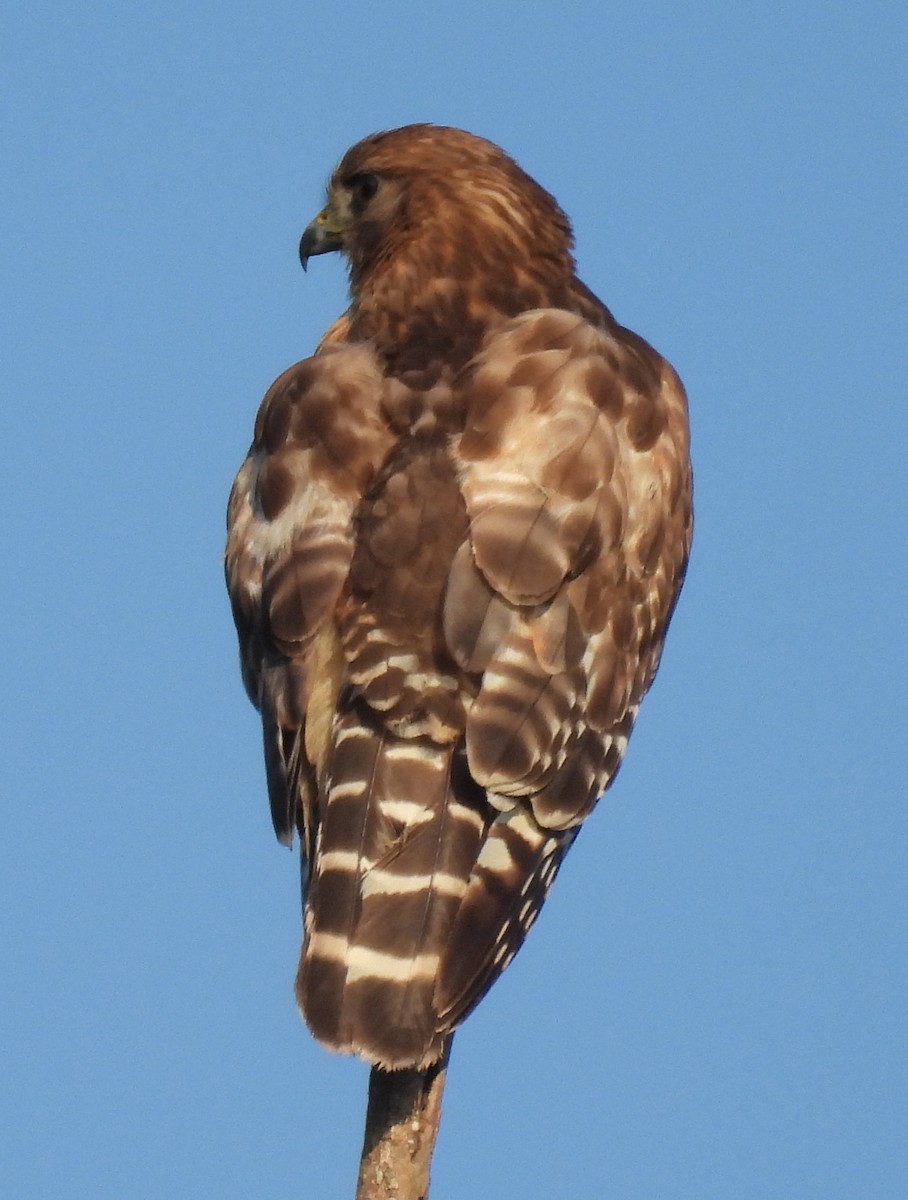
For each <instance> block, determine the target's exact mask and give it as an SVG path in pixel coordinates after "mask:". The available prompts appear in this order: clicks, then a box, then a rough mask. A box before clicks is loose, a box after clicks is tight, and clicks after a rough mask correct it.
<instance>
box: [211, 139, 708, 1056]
mask: <svg viewBox="0 0 908 1200" xmlns="http://www.w3.org/2000/svg"><path fill="white" fill-rule="evenodd" d="M572 245H573V236H572V232H571V227H570V223H569V221H568V219H567V217H566V216H565V214H564V213H563V212H562V210H561V209H560V208H559V206H558V204H557V203H556V201H555V200H554V198H553V197H552V196H551V195H549V194H548V192H546V191H545V190H544V189H543V188H542V187H541V186H540V185H539V184H538V183H536V182H535V181H534V180H533V179H531V178H530V177H529V176H528V175H527V174H526V173H525V172H524V171H523V170H522V169H521V168H520V167H519V166H518V165H517V163H516V162H514V160H513V159H511V158H510V157H508V155H506V154H505V153H504V152H503V151H502V150H500V149H499V148H498V147H497V146H494V145H493V144H491V143H490V142H488V141H485V140H484V139H482V138H479V137H475V136H473V135H471V134H469V133H465V132H463V131H461V130H458V129H450V128H443V127H437V126H432V125H410V126H407V127H405V128H402V129H395V130H391V131H388V132H383V133H378V134H375V135H373V136H371V137H368V138H366V139H365V140H364V141H361V142H359V143H358V144H357V145H355V146H354V147H353V148H352V149H351V150H349V151H348V152H347V153H346V154H345V155H344V157H343V158H342V159H341V161H340V164H339V165H338V166H337V168H336V169H335V171H334V173H333V175H332V177H331V180H330V183H329V186H328V192H327V202H326V204H325V207H324V208H323V209H322V211H321V212H320V213H319V214H318V216H317V217H316V218H315V220H314V221H313V222H312V223H311V224H310V225H309V226H308V228H307V229H306V231H305V233H304V234H303V237H302V241H301V243H300V255H301V258H302V261H303V266H304V267H305V265H306V262H307V260H308V259H309V258H310V257H311V256H313V255H316V254H324V253H327V252H329V251H334V250H339V251H341V252H342V253H343V255H344V257H345V258H346V261H347V265H348V269H349V277H350V296H351V300H350V306H349V308H348V309H347V311H346V312H345V313H344V314H343V315H342V316H340V317H339V318H338V319H337V320H336V321H335V322H334V324H333V325H332V326H331V327H330V328H329V329H328V331H327V333H326V334H325V335H324V337H323V339H322V341H321V343H320V345H319V346H318V348H317V349H316V351H315V353H314V355H313V356H312V357H310V358H306V359H304V360H303V361H302V362H300V363H297V364H296V365H295V366H293V367H290V368H289V370H287V371H285V372H284V374H283V375H281V376H280V377H279V378H278V379H277V380H276V382H275V383H274V384H273V385H272V386H271V388H270V389H269V390H268V392H267V394H266V396H265V398H264V400H263V402H262V405H261V408H260V409H259V412H258V416H257V418H256V422H255V432H254V437H253V441H252V446H251V449H250V451H249V454H248V457H247V458H246V460H245V462H244V463H243V465H242V466H241V468H240V471H239V474H238V475H237V477H236V481H235V483H234V485H233V490H232V493H231V496H230V503H229V512H228V540H227V551H226V575H227V586H228V590H229V594H230V600H231V604H232V609H233V616H234V620H235V623H236V628H237V632H238V635H239V644H240V659H241V667H242V675H243V680H244V683H245V686H246V690H247V692H248V694H249V696H250V698H251V700H252V702H253V704H254V705H255V706H256V708H257V709H258V710H259V712H260V714H261V718H262V727H263V732H264V751H265V765H266V774H267V784H268V794H269V798H270V803H271V814H272V818H273V822H274V828H275V832H276V834H277V837H278V839H279V840H280V841H281V842H283V843H285V844H288V845H289V844H290V843H291V842H292V840H293V838H294V836H295V835H298V836H299V838H300V841H301V848H302V856H303V864H304V871H303V877H304V897H305V898H304V908H305V920H304V926H305V930H304V940H303V947H302V953H301V960H300V966H299V971H298V974H297V979H296V994H297V998H298V1002H299V1006H300V1009H301V1011H302V1013H303V1015H304V1017H305V1019H306V1021H307V1022H308V1024H309V1026H310V1028H311V1030H312V1032H313V1034H314V1035H315V1037H316V1038H317V1039H318V1040H319V1041H320V1042H322V1043H324V1044H325V1045H327V1046H328V1047H330V1048H332V1049H334V1050H337V1051H341V1052H352V1053H356V1054H359V1055H361V1056H362V1057H363V1058H365V1059H366V1060H368V1061H369V1062H371V1063H373V1064H376V1065H379V1066H382V1067H385V1068H398V1067H425V1066H426V1065H428V1064H430V1063H432V1062H433V1061H435V1060H436V1059H438V1058H439V1056H440V1055H441V1053H442V1049H443V1046H444V1043H445V1039H446V1037H447V1035H448V1034H449V1033H450V1031H451V1030H453V1028H454V1027H455V1026H456V1025H457V1024H458V1023H459V1022H460V1021H462V1020H463V1018H464V1017H465V1016H466V1015H467V1013H469V1012H470V1010H471V1009H472V1008H473V1007H474V1006H475V1005H476V1004H477V1003H478V1001H479V1000H480V999H481V998H482V996H483V995H484V994H485V992H486V991H487V990H488V988H489V987H490V986H491V985H492V983H493V982H494V981H495V980H496V979H497V978H498V976H499V975H500V974H501V972H502V971H503V970H504V968H505V967H506V966H507V964H508V963H509V962H510V960H511V959H512V958H513V956H514V954H515V953H516V951H517V950H518V948H519V947H520V945H521V943H522V942H523V940H524V937H525V935H526V933H527V930H528V929H529V927H530V926H531V925H532V923H533V921H534V920H535V918H536V916H537V915H538V913H539V910H540V908H541V906H542V904H543V901H544V900H545V897H546V895H547V893H548V890H549V888H550V887H551V885H552V881H553V880H554V878H555V876H556V874H557V872H558V869H559V867H560V865H561V862H562V860H563V858H564V855H565V853H566V852H567V850H568V848H569V847H570V845H571V843H572V841H573V840H574V838H575V837H576V835H577V831H578V830H579V828H580V826H581V824H582V823H583V821H584V820H585V819H586V817H587V816H588V815H589V813H590V812H591V810H592V809H593V807H594V806H595V804H596V802H597V800H598V798H599V797H600V795H601V794H602V793H603V791H604V790H605V789H606V788H607V787H608V786H609V784H610V783H611V782H612V780H613V779H614V777H615V773H616V771H617V770H618V767H619V765H620V763H621V759H622V756H623V754H624V750H625V747H626V745H627V740H628V737H629V736H630V732H631V728H632V726H633V724H634V719H635V717H636V715H637V710H638V707H639V705H640V701H641V700H642V698H643V696H644V694H645V693H646V691H647V689H648V688H649V686H650V684H651V682H652V680H653V676H654V674H655V672H656V669H657V666H658V663H659V658H660V654H661V651H662V645H663V640H664V638H665V634H666V629H667V627H668V623H669V619H670V617H671V614H672V610H673V608H674V605H675V602H676V600H677V597H678V592H679V590H680V588H681V584H682V581H683V578H684V572H685V567H686V564H687V558H688V552H689V548H690V539H691V529H692V517H691V470H690V462H689V454H688V425H687V406H686V399H685V395H684V390H683V388H682V385H681V383H680V380H679V379H678V376H677V375H676V374H675V372H674V370H673V369H672V367H671V366H670V365H669V364H668V363H667V362H666V361H665V360H664V359H663V358H661V357H660V356H659V354H657V353H656V351H655V350H653V349H652V347H650V346H649V345H648V344H647V343H646V342H645V341H644V340H643V339H642V338H640V337H638V336H637V335H636V334H634V333H632V332H630V331H629V330H628V329H625V328H622V326H620V325H619V324H618V323H617V322H616V321H615V320H614V318H613V317H612V315H611V313H610V312H609V310H608V309H607V308H606V307H605V306H604V305H603V304H602V303H601V302H600V301H599V300H598V299H597V298H596V297H595V296H594V295H593V293H592V292H591V291H590V290H589V289H588V288H587V287H586V286H585V285H584V284H583V283H581V281H580V280H579V279H578V278H577V275H576V273H575V263H574V259H573V256H572Z"/></svg>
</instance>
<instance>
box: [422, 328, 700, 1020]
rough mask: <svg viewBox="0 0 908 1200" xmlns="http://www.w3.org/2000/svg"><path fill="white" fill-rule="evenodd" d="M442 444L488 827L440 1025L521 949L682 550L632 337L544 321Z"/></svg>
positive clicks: (444, 970) (633, 688)
mask: <svg viewBox="0 0 908 1200" xmlns="http://www.w3.org/2000/svg"><path fill="white" fill-rule="evenodd" d="M467 405H468V407H467V416H466V428H465V432H464V434H463V436H462V437H461V438H460V439H459V443H458V444H457V447H456V458H457V461H458V465H459V471H460V475H461V480H462V491H463V496H464V499H465V502H466V507H467V512H468V514H469V518H470V531H469V537H468V539H467V540H466V541H465V542H464V543H463V545H462V546H461V548H460V550H459V551H458V553H457V556H456V558H455V560H454V564H453V567H452V571H451V578H450V583H449V588H448V596H447V606H446V612H445V629H446V633H447V638H448V642H449V645H450V648H451V652H452V653H453V655H454V657H455V659H456V660H457V661H458V663H459V664H460V665H461V667H462V668H463V669H464V670H465V671H468V672H473V673H477V674H480V680H479V690H478V694H477V695H476V698H475V700H474V701H473V704H472V706H471V708H470V712H469V716H468V719H467V724H466V752H467V760H468V763H469V767H470V771H471V774H472V776H473V779H474V780H475V781H476V782H477V783H478V784H479V785H481V786H482V787H483V788H485V789H486V791H487V796H488V799H489V801H490V803H491V804H492V805H494V806H495V807H496V808H498V809H500V816H499V817H498V818H497V820H496V821H495V823H494V824H493V825H492V827H491V830H490V833H489V836H488V838H487V840H486V842H485V844H484V846H483V849H482V851H481V853H480V856H479V860H478V863H477V868H476V869H475V870H474V872H473V875H472V877H471V880H470V883H469V886H468V889H467V891H466V894H465V896H464V900H463V902H462V904H461V907H460V909H459V912H458V915H457V918H456V920H455V923H454V927H453V931H452V935H451V937H450V940H449V942H448V946H447V949H446V952H445V955H444V957H443V959H442V963H441V968H440V973H439V981H438V988H437V1003H438V1006H439V1011H440V1013H441V1014H442V1016H443V1018H444V1019H446V1020H449V1021H452V1022H453V1021H456V1020H458V1019H460V1017H461V1016H462V1015H463V1014H464V1013H465V1012H466V1011H468V1010H469V1009H470V1008H471V1007H473V1005H474V1004H475V1003H476V1002H477V1001H478V999H479V998H480V997H481V995H482V994H483V992H484V991H485V990H486V989H487V988H488V986H489V985H490V984H491V982H492V981H493V980H494V979H495V978H496V977H497V975H498V974H499V973H500V971H501V970H502V969H503V966H504V965H506V963H507V962H508V961H509V959H510V958H511V957H512V955H513V953H514V952H515V950H516V949H517V947H518V946H519V944H520V942H521V941H522V938H523V936H524V935H525V932H526V929H527V928H528V927H529V925H530V924H531V923H532V921H533V919H534V918H535V916H536V913H537V912H538V910H539V907H540V905H541V904H542V901H543V900H544V898H545V895H546V893H547V891H548V888H549V886H550V885H551V882H552V879H553V878H554V875H555V872H556V871H557V868H558V865H559V863H560V861H561V858H562V857H563V854H564V852H565V851H566V849H567V847H568V845H569V844H570V841H571V840H572V838H573V836H574V833H575V832H576V827H577V825H578V824H579V823H580V822H581V821H582V820H583V818H584V817H585V816H586V815H587V814H588V813H589V811H590V809H591V808H592V807H593V805H594V804H595V803H596V800H597V799H598V797H599V796H600V794H601V793H602V791H603V790H604V789H605V788H606V787H607V786H608V785H609V783H610V782H611V780H612V779H613V778H614V775H615V772H616V771H617V769H618V767H619V765H620V762H621V759H622V756H623V753H624V749H625V747H626V745H627V740H628V737H629V735H630V731H631V727H632V725H633V722H634V718H635V716H636V713H637V709H638V706H639V704H640V701H641V699H642V698H643V695H644V694H645V692H646V690H647V688H648V687H649V685H650V682H651V681H652V678H653V675H654V673H655V671H656V668H657V666H658V661H659V655H660V652H661V648H662V643H663V639H664V636H665V631H666V628H667V625H668V621H669V618H670V616H671V611H672V607H673V605H674V601H675V599H676V597H677V594H678V591H679V589H680V586H681V582H682V579H683V575H684V570H685V566H686V562H687V555H688V550H689V546H690V534H691V509H690V491H691V481H690V469H689V461H688V445H687V418H686V401H685V398H684V393H683V389H682V388H681V385H680V383H679V381H678V379H677V377H676V376H675V374H674V372H673V371H672V370H671V368H670V367H669V366H668V365H667V364H666V363H664V362H663V360H662V359H661V358H659V356H658V355H657V354H655V352H654V351H652V350H651V349H650V348H649V347H648V346H646V344H645V343H643V342H642V341H641V340H640V339H637V338H636V337H634V335H631V334H625V332H624V331H621V330H616V332H615V334H610V333H607V332H603V331H601V330H598V329H595V328H593V327H592V326H590V325H589V324H587V323H586V322H585V321H584V320H583V319H581V318H579V317H577V316H574V315H572V314H570V313H566V312H560V311H555V310H543V311H538V312H534V313H528V314H525V315H524V316H521V317H519V318H517V319H515V320H514V321H512V322H510V323H509V324H508V325H507V326H506V327H505V328H504V329H503V330H502V331H501V332H499V333H498V334H497V335H495V336H494V337H493V338H492V339H491V340H490V341H489V342H488V344H487V346H486V348H485V350H484V351H483V353H482V354H481V355H480V356H479V358H478V360H477V362H476V364H475V368H474V369H473V371H472V372H471V375H470V378H469V384H468V389H467Z"/></svg>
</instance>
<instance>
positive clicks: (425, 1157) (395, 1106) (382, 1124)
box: [356, 1034, 453, 1200]
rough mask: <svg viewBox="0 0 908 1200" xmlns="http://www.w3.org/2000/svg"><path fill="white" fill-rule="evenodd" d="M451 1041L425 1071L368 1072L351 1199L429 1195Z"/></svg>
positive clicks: (413, 1199) (411, 1199)
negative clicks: (363, 1126)
mask: <svg viewBox="0 0 908 1200" xmlns="http://www.w3.org/2000/svg"><path fill="white" fill-rule="evenodd" d="M452 1039H453V1034H452V1035H451V1037H449V1038H448V1039H447V1041H446V1042H445V1048H444V1053H443V1054H442V1056H441V1058H440V1059H439V1060H438V1062H437V1063H433V1064H432V1066H431V1067H427V1068H426V1070H424V1071H415V1070H406V1071H384V1070H382V1068H381V1067H373V1068H372V1073H371V1075H370V1076H369V1106H368V1109H367V1111H366V1134H365V1138H364V1141H363V1153H362V1158H361V1159H360V1164H359V1181H358V1182H357V1185H356V1200H425V1198H426V1196H428V1194H429V1163H430V1161H431V1159H432V1151H433V1149H434V1148H435V1138H436V1135H437V1134H438V1123H439V1121H440V1120H441V1096H442V1092H443V1091H444V1086H445V1078H446V1076H447V1072H448V1058H449V1056H450V1053H451V1041H452Z"/></svg>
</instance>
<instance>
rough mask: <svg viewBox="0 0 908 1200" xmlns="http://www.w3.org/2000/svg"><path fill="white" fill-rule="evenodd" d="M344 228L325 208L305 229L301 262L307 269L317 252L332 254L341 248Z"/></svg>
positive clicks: (302, 238) (301, 241)
mask: <svg viewBox="0 0 908 1200" xmlns="http://www.w3.org/2000/svg"><path fill="white" fill-rule="evenodd" d="M343 239H344V231H343V229H342V228H341V227H340V226H339V225H338V224H337V223H336V222H335V221H333V220H332V218H331V212H330V209H328V208H323V209H322V211H321V212H320V213H319V214H318V216H317V217H316V218H315V220H314V221H310V223H309V224H308V225H307V226H306V228H305V229H304V230H303V236H302V237H301V238H300V262H301V263H302V264H303V270H304V271H305V269H306V265H307V263H308V262H309V259H310V258H312V257H313V256H314V255H316V254H330V253H331V251H332V250H340V249H341V247H342V246H343V244H344V242H343Z"/></svg>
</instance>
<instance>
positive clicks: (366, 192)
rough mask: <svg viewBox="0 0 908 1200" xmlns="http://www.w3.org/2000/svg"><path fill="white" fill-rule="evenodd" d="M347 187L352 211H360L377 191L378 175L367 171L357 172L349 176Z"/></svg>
mask: <svg viewBox="0 0 908 1200" xmlns="http://www.w3.org/2000/svg"><path fill="white" fill-rule="evenodd" d="M347 187H348V188H349V189H350V195H351V198H352V203H353V209H354V211H355V212H362V210H363V209H364V208H365V207H366V205H367V204H368V203H369V201H370V200H371V199H372V197H373V196H374V195H375V193H376V192H377V191H378V176H377V175H372V174H371V173H370V172H368V171H360V172H359V174H357V175H351V176H350V178H349V179H348V180H347Z"/></svg>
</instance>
